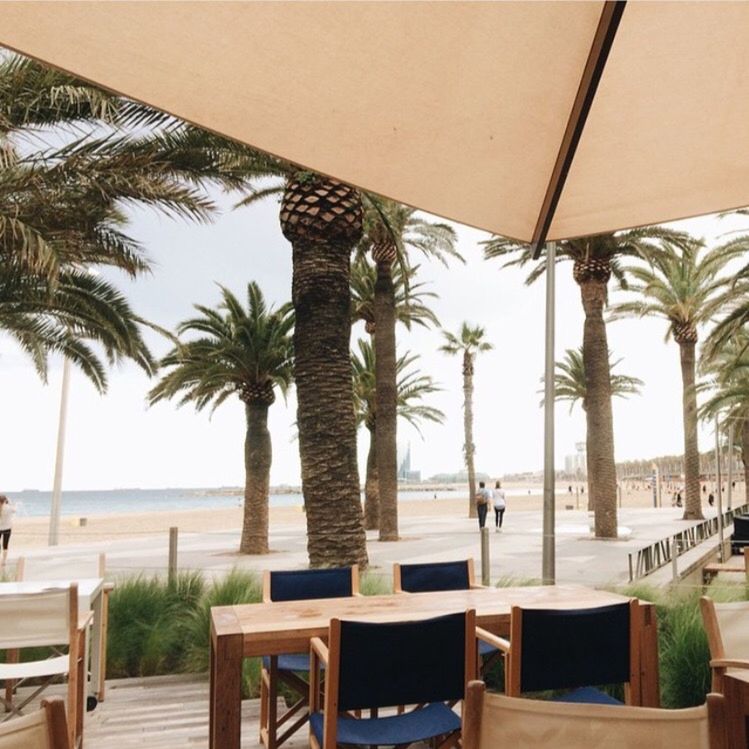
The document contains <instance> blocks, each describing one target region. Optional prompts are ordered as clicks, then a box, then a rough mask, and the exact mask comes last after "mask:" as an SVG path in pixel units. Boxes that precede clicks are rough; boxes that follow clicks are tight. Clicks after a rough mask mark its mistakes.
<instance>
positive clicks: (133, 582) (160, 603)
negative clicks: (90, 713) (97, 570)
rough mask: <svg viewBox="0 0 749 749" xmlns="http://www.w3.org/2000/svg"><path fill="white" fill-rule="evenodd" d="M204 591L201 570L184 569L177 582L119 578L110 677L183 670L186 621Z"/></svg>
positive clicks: (111, 622) (113, 604)
mask: <svg viewBox="0 0 749 749" xmlns="http://www.w3.org/2000/svg"><path fill="white" fill-rule="evenodd" d="M202 593H203V580H202V577H201V576H200V574H199V573H182V574H180V575H178V576H177V579H176V580H175V582H174V583H173V584H172V585H170V584H168V583H167V582H166V581H165V580H163V579H161V578H158V577H153V578H147V577H145V576H143V575H137V576H135V577H130V578H126V579H122V580H119V581H118V583H117V585H116V587H115V589H114V591H113V592H112V594H111V596H110V600H109V635H108V639H107V676H109V677H110V678H116V677H124V676H154V675H156V674H164V673H174V672H175V671H177V670H179V668H180V665H181V662H182V659H183V655H184V644H183V641H184V629H185V624H186V622H187V619H188V616H189V613H190V612H191V611H192V610H193V609H194V608H195V605H196V603H197V601H198V600H199V599H200V597H201V596H202Z"/></svg>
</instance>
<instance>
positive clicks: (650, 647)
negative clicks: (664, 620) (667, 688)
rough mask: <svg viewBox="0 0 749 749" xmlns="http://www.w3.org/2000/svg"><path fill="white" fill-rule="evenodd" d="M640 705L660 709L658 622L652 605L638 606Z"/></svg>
mask: <svg viewBox="0 0 749 749" xmlns="http://www.w3.org/2000/svg"><path fill="white" fill-rule="evenodd" d="M640 613H641V615H642V622H641V624H640V633H641V637H640V705H642V706H643V707H660V706H661V695H660V679H659V670H658V622H657V619H656V613H655V606H654V605H653V604H652V603H647V604H640Z"/></svg>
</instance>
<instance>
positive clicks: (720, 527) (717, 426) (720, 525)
mask: <svg viewBox="0 0 749 749" xmlns="http://www.w3.org/2000/svg"><path fill="white" fill-rule="evenodd" d="M715 481H716V488H715V496H716V497H717V500H718V543H719V544H720V546H719V547H718V556H719V558H720V561H721V562H723V561H724V559H723V491H722V490H721V486H720V482H721V475H720V421H719V420H718V414H715Z"/></svg>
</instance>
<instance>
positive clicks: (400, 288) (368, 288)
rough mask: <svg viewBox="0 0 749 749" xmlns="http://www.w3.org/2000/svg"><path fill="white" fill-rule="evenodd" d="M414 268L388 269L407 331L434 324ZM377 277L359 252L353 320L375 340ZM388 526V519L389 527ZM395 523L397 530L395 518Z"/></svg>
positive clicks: (370, 503)
mask: <svg viewBox="0 0 749 749" xmlns="http://www.w3.org/2000/svg"><path fill="white" fill-rule="evenodd" d="M418 269H419V266H418V265H417V266H406V265H404V264H402V263H396V264H395V265H394V266H393V270H392V280H393V290H394V309H395V319H396V322H400V323H402V324H403V325H404V326H405V327H406V328H407V329H408V330H410V329H411V326H412V325H413V324H417V325H421V326H423V327H429V325H437V324H438V321H437V317H436V315H435V314H434V312H433V311H432V310H431V309H430V308H429V307H427V306H426V304H425V303H424V300H425V299H427V298H436V296H437V295H436V294H435V293H433V292H429V291H425V290H423V289H422V287H423V286H424V284H423V283H415V282H414V280H415V276H416V273H417V271H418ZM377 275H378V272H377V268H376V266H374V265H372V264H371V263H370V262H369V261H368V260H367V256H366V253H360V254H359V255H358V256H357V258H356V260H355V262H354V264H353V265H352V268H351V294H352V301H353V318H354V320H355V321H356V320H364V326H365V330H366V331H367V333H369V334H370V336H372V337H373V338H374V339H375V341H376V336H375V335H374V334H375V330H376V325H375V319H374V307H375V287H376V285H377V283H378V281H377ZM375 392H376V390H374V389H373V391H372V393H373V394H374V393H375ZM370 431H371V435H372V440H373V443H372V444H374V445H376V444H377V434H376V432H375V431H374V422H373V424H372V429H371V430H370ZM396 449H397V448H396ZM370 459H371V460H375V461H376V460H377V450H376V448H375V449H373V450H370ZM367 476H368V477H371V478H370V479H369V480H368V482H367V487H368V489H367V491H366V492H365V502H364V525H365V528H366V529H367V530H373V529H377V528H379V527H380V505H379V499H378V497H379V484H378V481H377V472H376V471H372V470H370V468H369V466H368V467H367ZM391 510H392V507H391ZM392 523H393V521H392V519H391V521H390V525H392ZM395 524H396V527H397V518H396V520H395Z"/></svg>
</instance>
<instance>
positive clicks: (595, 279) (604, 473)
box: [485, 226, 685, 538]
mask: <svg viewBox="0 0 749 749" xmlns="http://www.w3.org/2000/svg"><path fill="white" fill-rule="evenodd" d="M684 238H685V235H683V234H679V233H678V232H673V231H670V230H668V229H664V228H663V227H658V226H651V227H646V228H643V229H631V230H629V231H623V232H617V233H615V234H599V235H596V236H591V237H581V238H579V239H570V240H565V241H563V242H558V243H557V255H556V258H557V262H566V261H571V262H572V263H573V268H572V275H573V278H574V279H575V282H576V283H577V284H578V286H579V287H580V297H581V300H582V304H583V309H584V311H585V325H584V328H583V362H584V366H585V381H586V383H587V398H588V409H587V410H586V412H585V418H586V422H587V438H586V444H587V450H588V460H589V463H588V496H589V497H590V499H591V503H592V504H593V508H594V511H595V535H596V537H598V538H616V535H617V507H616V463H615V461H614V420H613V414H612V410H611V381H610V374H611V373H610V371H609V357H608V351H609V347H608V340H607V336H606V323H605V321H604V317H603V310H604V307H605V306H606V304H607V303H608V282H609V279H610V278H611V276H612V275H613V276H614V277H615V278H616V279H618V280H619V281H624V280H625V279H624V273H623V270H622V266H621V260H622V258H626V257H642V256H645V255H647V254H648V253H649V252H651V251H652V250H654V249H656V248H658V247H659V246H660V244H661V242H670V243H676V244H678V243H679V242H680V241H683V240H684ZM485 255H486V257H487V258H495V257H498V258H510V260H509V261H508V262H507V263H506V264H505V266H519V267H525V266H526V265H528V264H531V263H533V262H534V261H533V255H532V252H531V250H530V248H529V247H528V246H527V245H522V244H518V243H517V242H515V241H514V240H509V239H505V238H503V237H493V238H492V239H490V240H489V241H487V242H486V243H485ZM545 268H546V261H545V259H541V260H540V261H538V262H536V264H535V265H534V267H533V268H532V269H531V271H530V273H529V274H528V278H527V280H526V283H528V284H530V283H533V282H534V281H535V280H537V279H538V278H540V277H541V276H542V275H543V273H544V270H545Z"/></svg>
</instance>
